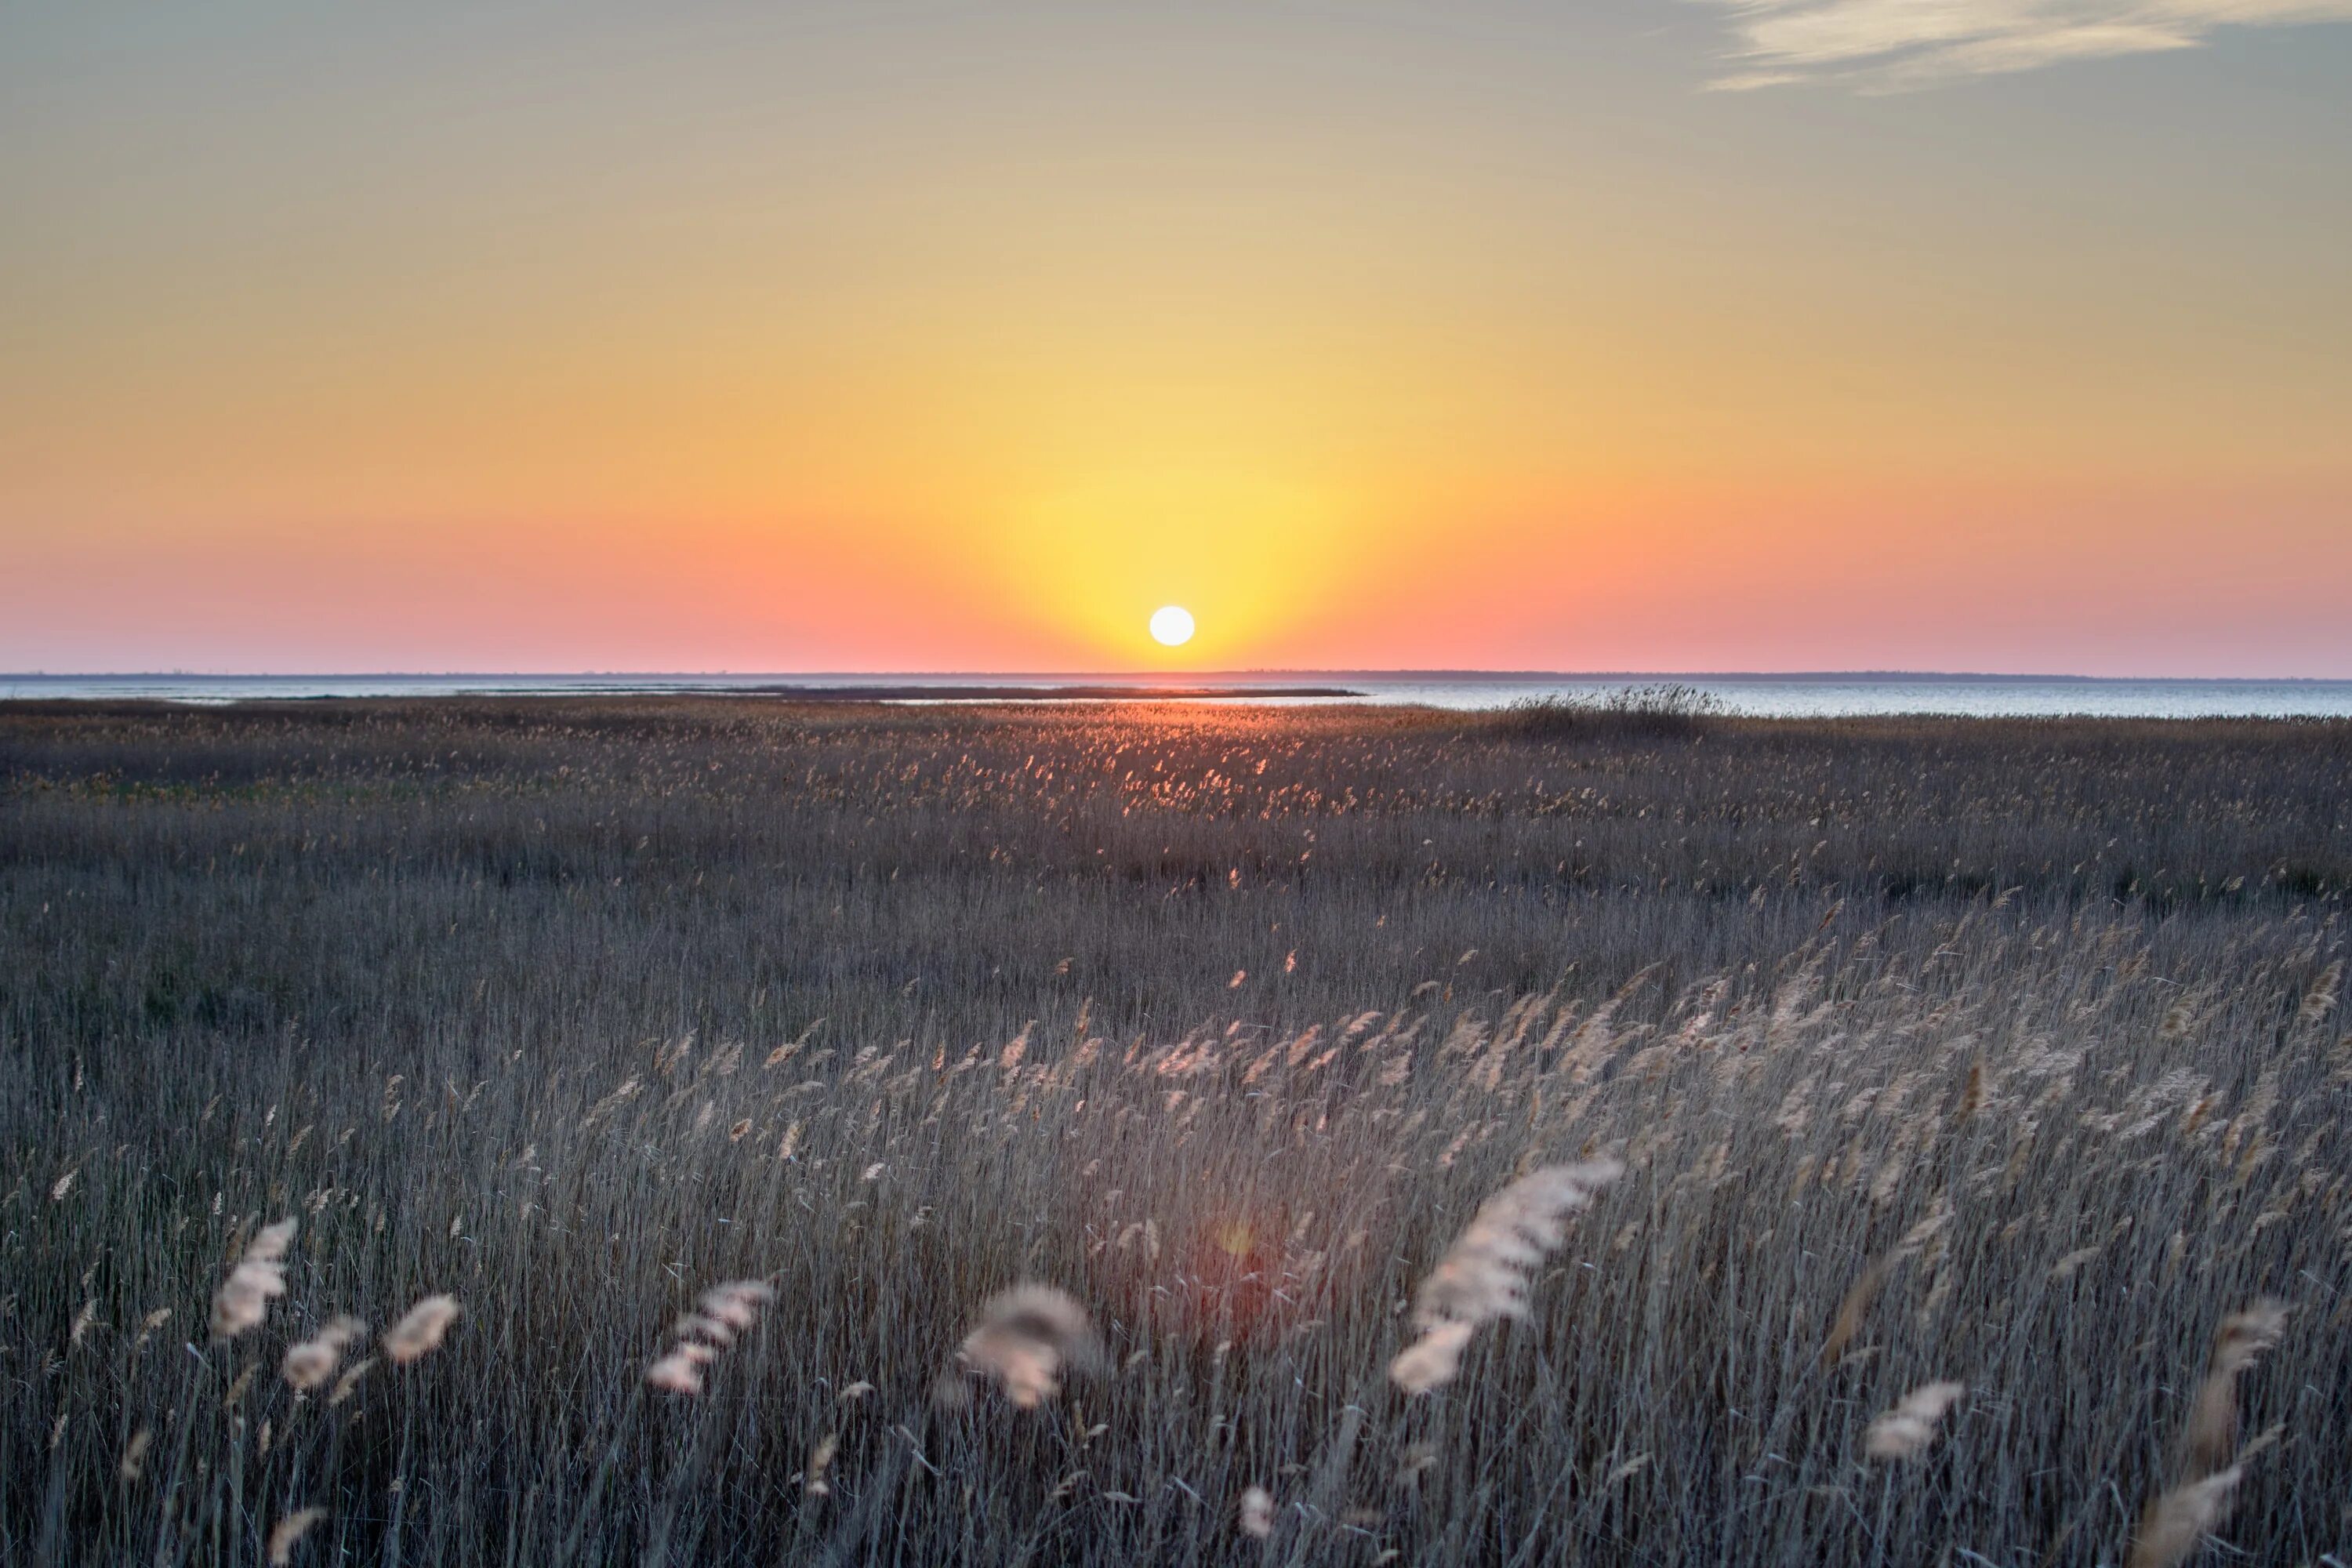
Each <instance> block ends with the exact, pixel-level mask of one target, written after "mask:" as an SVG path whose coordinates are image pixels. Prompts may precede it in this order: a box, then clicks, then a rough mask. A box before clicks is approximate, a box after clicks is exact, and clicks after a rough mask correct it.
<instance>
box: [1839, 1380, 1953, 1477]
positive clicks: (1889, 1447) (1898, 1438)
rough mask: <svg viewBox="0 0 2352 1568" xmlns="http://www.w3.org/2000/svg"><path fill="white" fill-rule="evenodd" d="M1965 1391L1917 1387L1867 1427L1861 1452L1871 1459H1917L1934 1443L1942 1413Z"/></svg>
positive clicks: (1935, 1385) (1947, 1385)
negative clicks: (1867, 1430) (1868, 1428)
mask: <svg viewBox="0 0 2352 1568" xmlns="http://www.w3.org/2000/svg"><path fill="white" fill-rule="evenodd" d="M1968 1391H1969V1390H1968V1384H1964V1383H1927V1384H1920V1385H1919V1386H1918V1387H1916V1388H1915V1389H1913V1390H1912V1391H1911V1392H1910V1393H1908V1394H1905V1395H1904V1396H1903V1397H1902V1399H1901V1400H1900V1401H1898V1402H1897V1403H1896V1405H1895V1408H1894V1409H1892V1410H1889V1411H1886V1412H1885V1414H1883V1415H1880V1416H1879V1417H1878V1419H1877V1420H1875V1421H1873V1422H1872V1423H1871V1424H1870V1430H1869V1432H1868V1433H1867V1434H1865V1435H1864V1438H1863V1448H1864V1452H1866V1453H1868V1454H1869V1456H1870V1457H1871V1458H1874V1459H1888V1460H1901V1459H1916V1458H1918V1457H1919V1456H1920V1455H1922V1454H1924V1453H1926V1452H1927V1446H1928V1445H1929V1444H1931V1443H1933V1442H1934V1441H1935V1440H1936V1428H1937V1426H1938V1425H1939V1424H1940V1423H1941V1422H1942V1421H1943V1419H1944V1413H1945V1412H1946V1411H1948V1410H1949V1409H1950V1408H1951V1407H1952V1406H1953V1405H1954V1404H1955V1403H1957V1402H1958V1399H1959V1397H1960V1395H1962V1394H1966V1393H1967V1392H1968Z"/></svg>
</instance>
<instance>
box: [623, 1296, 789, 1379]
mask: <svg viewBox="0 0 2352 1568" xmlns="http://www.w3.org/2000/svg"><path fill="white" fill-rule="evenodd" d="M775 1299H776V1288H775V1287H774V1286H772V1285H771V1284H769V1283H768V1282H767V1281H765V1280H763V1279H730V1280H729V1281H728V1282H727V1283H725V1284H723V1285H713V1286H712V1287H711V1288H710V1289H708V1290H705V1291H704V1292H703V1293H702V1299H701V1300H698V1301H697V1302H696V1303H695V1310H693V1311H691V1312H688V1314H687V1315H686V1316H685V1317H683V1318H680V1319H679V1320H678V1321H677V1326H676V1327H675V1328H673V1329H672V1330H671V1331H670V1332H671V1342H670V1348H669V1352H668V1353H667V1354H666V1355H664V1356H662V1357H661V1358H660V1359H658V1360H657V1361H656V1362H655V1363H653V1364H652V1365H650V1366H648V1367H646V1383H647V1384H650V1385H651V1386H653V1387H655V1388H658V1389H660V1390H661V1391H662V1392H663V1393H665V1394H686V1395H688V1397H692V1396H693V1395H695V1394H700V1393H701V1392H702V1369H703V1368H704V1367H706V1366H709V1364H710V1363H712V1362H714V1361H717V1360H718V1359H719V1352H720V1351H723V1350H725V1349H727V1348H728V1347H730V1346H731V1345H732V1344H734V1342H736V1341H737V1340H738V1339H740V1338H741V1337H742V1336H743V1335H744V1334H746V1333H749V1332H750V1331H751V1330H752V1329H754V1328H757V1327H758V1326H759V1322H760V1312H761V1309H762V1308H764V1307H766V1306H768V1305H769V1304H770V1303H772V1302H773V1301H774V1300H775Z"/></svg>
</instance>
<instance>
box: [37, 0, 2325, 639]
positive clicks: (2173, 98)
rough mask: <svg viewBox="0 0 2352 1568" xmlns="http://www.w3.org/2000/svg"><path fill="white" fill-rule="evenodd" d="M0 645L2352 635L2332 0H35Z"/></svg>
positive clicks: (2055, 637)
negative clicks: (1003, 0)
mask: <svg viewBox="0 0 2352 1568" xmlns="http://www.w3.org/2000/svg"><path fill="white" fill-rule="evenodd" d="M0 239H5V242H4V243H0V669H5V670H16V671H27V670H35V669H46V670H49V671H53V672H58V671H102V670H160V669H189V670H201V671H209V672H233V671H234V672H262V671H269V672H289V673H302V672H323V671H337V672H354V671H372V670H419V671H447V670H467V671H490V670H529V671H555V670H572V669H593V670H664V671H684V670H714V671H715V670H736V671H792V670H826V671H840V670H872V671H903V670H970V671H1051V670H1071V671H1081V670H1155V669H1166V670H1170V671H1183V670H1197V669H1225V668H1303V669H1337V668H1509V669H1563V670H1612V669H1626V670H1677V669H1684V670H1734V669H1744V670H1776V669H1802V670H1821V669H1864V668H1866V669H1895V668H1904V669H1947V670H1950V669H1960V670H1978V671H2019V672H2070V673H2083V674H2108V675H2169V676H2200V675H2203V676H2252V677H2265V676H2321V677H2338V678H2352V604H2347V597H2352V595H2347V589H2352V260H2347V258H2352V0H1934V3H1932V4H1928V3H1923V0H1580V3H1579V4H1576V5H1557V4H1538V3H1535V0H1448V3H1445V4H1442V5H1441V4H1437V3H1434V0H1430V3H1416V4H1404V3H1373V0H1360V3H1340V0H1325V3H1319V4H1307V3H1303V0H1302V3H1290V4H1276V3H1272V0H1259V3H1256V4H1221V3H1218V0H1185V3H1182V4H1173V3H1171V4H1153V3H1145V0H1132V3H1129V4H1126V5H1104V4H1101V3H1099V0H1096V3H1091V4H1076V5H975V4H963V5H948V4H915V3H911V0H865V3H862V4H841V5H835V4H825V3H818V0H807V3H801V4H782V5H780V4H758V5H754V4H749V3H744V4H724V3H719V0H700V3H694V4H676V5H663V6H658V7H656V6H652V5H609V4H598V3H595V0H576V3H572V4H565V5H555V4H512V3H509V4H493V5H442V4H438V3H436V0H411V3H408V4H404V5H399V6H376V7H360V6H321V5H316V4H311V3H305V4H269V5H262V4H249V3H243V0H222V3H220V4H215V5H203V6H154V5H118V4H115V3H113V0H78V3H77V4H74V5H56V6H38V5H5V4H0ZM1166 604H1179V605H1185V606H1187V607H1188V608H1190V609H1191V610H1192V613H1193V615H1194V616H1195V617H1196V619H1197V624H1198V627H1199V630H1198V635H1197V636H1196V637H1194V638H1193V640H1192V642H1191V643H1189V644H1187V645H1186V646H1184V647H1181V648H1179V649H1174V650H1169V649H1163V648H1160V647H1159V646H1158V645H1157V644H1155V643H1154V642H1153V641H1152V640H1151V639H1150V637H1149V636H1148V635H1147V634H1146V631H1145V626H1146V623H1147V621H1148V619H1149V617H1150V615H1151V613H1152V611H1153V610H1154V609H1156V608H1157V607H1159V606H1160V605H1166Z"/></svg>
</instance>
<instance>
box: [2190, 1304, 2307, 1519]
mask: <svg viewBox="0 0 2352 1568" xmlns="http://www.w3.org/2000/svg"><path fill="white" fill-rule="evenodd" d="M2286 1314H2287V1309H2286V1308H2285V1307H2284V1305H2282V1304H2281V1303H2279V1302H2276V1301H2257V1302H2255V1303H2254V1304H2253V1305H2252V1306H2251V1307H2248V1308H2246V1309H2245V1310H2243V1311H2239V1312H2232V1313H2231V1314H2230V1315H2229V1316H2228V1317H2227V1318H2224V1319H2223V1320H2222V1321H2221V1328H2220V1330H2219V1331H2216V1332H2215V1333H2214V1335H2213V1354H2212V1357H2211V1359H2210V1361H2209V1362H2208V1363H2206V1368H2205V1381H2204V1382H2203V1383H2202V1384H2200V1385H2199V1386H2198V1390H2197V1402H2196V1404H2195V1405H2192V1406H2191V1407H2190V1408H2189V1425H2188V1426H2187V1427H2186V1428H2185V1429H2184V1432H2183V1442H2182V1446H2183V1448H2184V1450H2185V1452H2186V1456H2187V1458H2188V1462H2189V1475H2191V1476H2207V1475H2210V1474H2212V1473H2213V1472H2215V1471H2217V1470H2219V1469H2221V1468H2222V1467H2223V1466H2224V1465H2226V1464H2228V1463H2229V1461H2230V1454H2231V1450H2232V1449H2233V1448H2235V1447H2237V1444H2238V1375H2239V1373H2242V1372H2244V1371H2245V1370H2246V1369H2247V1368H2248V1367H2250V1366H2252V1365H2253V1364H2254V1363H2255V1362H2257V1361H2259V1360H2261V1359H2262V1354H2263V1352H2264V1351H2266V1350H2269V1349H2270V1348H2271V1347H2272V1346H2273V1345H2275V1344H2277V1343H2278V1342H2279V1337H2280V1335H2281V1334H2283V1333H2284V1331H2285V1329H2286Z"/></svg>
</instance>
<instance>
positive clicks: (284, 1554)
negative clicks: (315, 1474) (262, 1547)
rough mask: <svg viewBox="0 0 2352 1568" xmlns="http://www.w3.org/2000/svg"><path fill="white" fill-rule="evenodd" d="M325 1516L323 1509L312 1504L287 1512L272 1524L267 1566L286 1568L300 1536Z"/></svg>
mask: <svg viewBox="0 0 2352 1568" xmlns="http://www.w3.org/2000/svg"><path fill="white" fill-rule="evenodd" d="M326 1517H327V1510H325V1509H323V1508H319V1507H316V1506H313V1507H310V1508H306V1509H303V1510H300V1511H299V1512H298V1513H289V1514H288V1515H287V1516H286V1517H285V1518H284V1519H281V1520H279V1521H278V1522H277V1523H276V1524H274V1525H272V1526H271V1527H270V1530H269V1568H286V1565H287V1564H288V1563H291V1562H293V1561H294V1549H295V1548H296V1547H298V1546H299V1545H301V1544H302V1538H303V1537H304V1536H305V1535H308V1534H309V1533H310V1527H311V1526H312V1525H314V1524H317V1523H318V1522H319V1521H320V1520H322V1519H324V1518H326Z"/></svg>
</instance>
